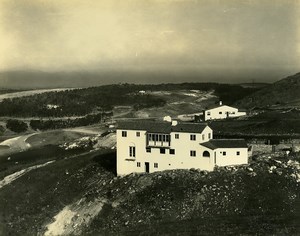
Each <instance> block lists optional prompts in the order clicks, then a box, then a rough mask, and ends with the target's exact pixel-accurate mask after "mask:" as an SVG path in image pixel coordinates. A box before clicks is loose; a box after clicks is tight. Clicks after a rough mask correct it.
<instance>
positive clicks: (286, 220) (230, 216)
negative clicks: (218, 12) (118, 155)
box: [0, 150, 300, 235]
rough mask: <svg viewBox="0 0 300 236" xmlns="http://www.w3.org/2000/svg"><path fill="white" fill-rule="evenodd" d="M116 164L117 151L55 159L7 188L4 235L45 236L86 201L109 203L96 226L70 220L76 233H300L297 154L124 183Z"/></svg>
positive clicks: (0, 216) (1, 222) (0, 210)
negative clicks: (65, 211) (61, 214)
mask: <svg viewBox="0 0 300 236" xmlns="http://www.w3.org/2000/svg"><path fill="white" fill-rule="evenodd" d="M115 164H116V163H115V153H114V152H112V151H108V150H107V151H101V150H99V151H96V152H92V153H89V154H84V155H80V156H75V157H72V158H67V159H59V160H56V162H54V163H51V164H49V165H47V166H45V167H43V168H40V169H36V170H32V171H31V172H29V173H27V174H25V175H23V176H22V177H20V178H19V179H17V180H15V181H14V182H12V183H11V184H9V185H6V186H4V187H3V188H0V199H1V204H0V232H1V233H2V235H36V234H37V233H38V234H40V235H42V234H43V233H44V232H46V231H47V227H48V224H51V223H52V222H54V221H57V218H54V217H55V215H57V214H58V213H59V212H61V211H62V210H63V209H65V207H66V206H70V204H74V203H77V204H76V207H75V208H74V209H75V210H76V209H77V208H79V206H78V205H80V204H79V203H80V202H82V201H84V202H86V204H85V206H86V207H88V206H89V205H91V204H94V203H95V199H102V201H103V203H104V206H103V207H102V208H101V209H100V211H99V213H98V214H96V215H95V216H94V217H92V219H91V221H89V223H87V224H83V223H82V222H81V221H78V219H80V217H82V218H83V219H85V220H87V219H88V218H91V215H92V214H93V213H92V212H86V211H84V214H81V213H76V215H74V217H73V218H72V219H71V221H70V222H67V223H68V225H67V226H70V225H71V227H69V231H68V233H69V234H72V235H73V234H81V235H162V234H164V235H197V234H198V235H229V234H231V235H240V234H243V235H249V234H250V235H253V234H259V235H267V234H274V235H299V234H300V228H299V225H298V222H299V221H300V166H299V158H298V157H286V158H282V157H273V158H268V157H257V158H256V160H255V161H253V163H252V164H250V165H249V166H241V167H235V168H220V169H216V170H215V171H214V172H210V173H208V172H204V171H198V170H176V171H164V172H157V173H154V174H141V175H128V176H125V177H123V178H120V177H115ZM101 206H102V205H101ZM83 207H84V206H83ZM70 209H72V208H69V210H70ZM74 209H73V210H74ZM75 210H74V211H75ZM68 212H69V213H70V211H68ZM67 216H68V215H66V217H67ZM61 220H63V219H61ZM78 222H79V223H82V224H78ZM66 228H67V227H66ZM1 233H0V234H1Z"/></svg>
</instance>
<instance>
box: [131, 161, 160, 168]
mask: <svg viewBox="0 0 300 236" xmlns="http://www.w3.org/2000/svg"><path fill="white" fill-rule="evenodd" d="M136 166H137V167H141V163H140V162H137V163H136ZM153 167H154V168H158V163H154V164H153Z"/></svg>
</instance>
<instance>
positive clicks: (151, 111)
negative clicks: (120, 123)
mask: <svg viewBox="0 0 300 236" xmlns="http://www.w3.org/2000/svg"><path fill="white" fill-rule="evenodd" d="M149 94H151V95H155V96H158V97H160V98H163V99H164V100H166V101H167V102H166V104H165V106H163V107H154V108H145V109H142V110H139V111H136V112H135V116H136V117H139V118H149V117H164V116H171V117H173V118H179V119H186V117H188V116H193V115H194V114H199V113H201V112H202V110H203V109H204V108H205V107H206V106H208V105H211V104H214V103H215V101H216V100H217V97H216V96H215V95H213V91H208V92H205V91H200V90H180V91H170V92H169V91H155V92H149ZM187 120H188V119H187Z"/></svg>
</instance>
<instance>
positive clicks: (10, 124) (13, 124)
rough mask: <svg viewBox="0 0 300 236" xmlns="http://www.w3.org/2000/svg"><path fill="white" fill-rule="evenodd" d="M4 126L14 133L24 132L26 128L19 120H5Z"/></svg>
mask: <svg viewBox="0 0 300 236" xmlns="http://www.w3.org/2000/svg"><path fill="white" fill-rule="evenodd" d="M6 128H8V129H10V130H11V131H14V132H16V133H21V132H25V131H26V130H27V129H28V125H27V124H26V123H25V122H23V121H21V120H12V119H10V120H8V121H7V122H6Z"/></svg>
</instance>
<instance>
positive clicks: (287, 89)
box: [236, 73, 300, 108]
mask: <svg viewBox="0 0 300 236" xmlns="http://www.w3.org/2000/svg"><path fill="white" fill-rule="evenodd" d="M299 91H300V73H297V74H295V75H292V76H289V77H287V78H284V79H282V80H279V81H277V82H275V83H273V84H271V85H269V86H266V87H265V88H263V89H261V90H259V91H257V92H256V93H253V94H250V95H249V96H247V97H245V98H243V99H241V100H240V101H238V102H236V105H238V106H239V107H243V108H251V107H268V106H272V105H275V106H295V107H300V92H299Z"/></svg>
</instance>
